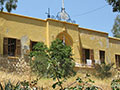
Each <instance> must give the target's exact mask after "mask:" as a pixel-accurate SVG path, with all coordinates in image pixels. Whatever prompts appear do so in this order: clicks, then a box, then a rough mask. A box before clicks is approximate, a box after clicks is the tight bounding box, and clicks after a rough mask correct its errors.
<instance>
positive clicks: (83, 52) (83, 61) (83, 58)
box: [82, 49, 86, 64]
mask: <svg viewBox="0 0 120 90" xmlns="http://www.w3.org/2000/svg"><path fill="white" fill-rule="evenodd" d="M82 63H84V64H85V63H86V61H85V49H82Z"/></svg>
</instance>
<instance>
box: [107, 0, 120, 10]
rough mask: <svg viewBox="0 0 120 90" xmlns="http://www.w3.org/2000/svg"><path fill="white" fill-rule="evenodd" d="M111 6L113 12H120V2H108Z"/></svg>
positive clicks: (108, 0)
mask: <svg viewBox="0 0 120 90" xmlns="http://www.w3.org/2000/svg"><path fill="white" fill-rule="evenodd" d="M106 1H107V2H108V3H109V5H112V7H113V12H120V0H106Z"/></svg>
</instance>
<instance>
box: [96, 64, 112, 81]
mask: <svg viewBox="0 0 120 90" xmlns="http://www.w3.org/2000/svg"><path fill="white" fill-rule="evenodd" d="M113 65H114V64H105V63H103V64H96V65H95V70H96V73H95V76H96V77H98V78H101V79H104V78H109V77H111V75H112V72H111V69H112V67H113Z"/></svg>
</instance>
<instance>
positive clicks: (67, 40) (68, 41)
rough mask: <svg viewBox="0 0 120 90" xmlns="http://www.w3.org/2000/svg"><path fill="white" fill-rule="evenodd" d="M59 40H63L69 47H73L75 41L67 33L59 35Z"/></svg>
mask: <svg viewBox="0 0 120 90" xmlns="http://www.w3.org/2000/svg"><path fill="white" fill-rule="evenodd" d="M57 38H59V39H60V40H63V42H64V43H65V44H66V45H68V46H71V47H72V46H73V39H72V37H71V36H70V35H69V34H68V33H67V32H65V31H64V32H61V33H59V34H58V35H57Z"/></svg>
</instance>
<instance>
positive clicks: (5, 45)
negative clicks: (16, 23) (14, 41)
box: [3, 38, 8, 56]
mask: <svg viewBox="0 0 120 90" xmlns="http://www.w3.org/2000/svg"><path fill="white" fill-rule="evenodd" d="M3 54H4V55H5V56H7V55H8V38H4V41H3Z"/></svg>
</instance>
